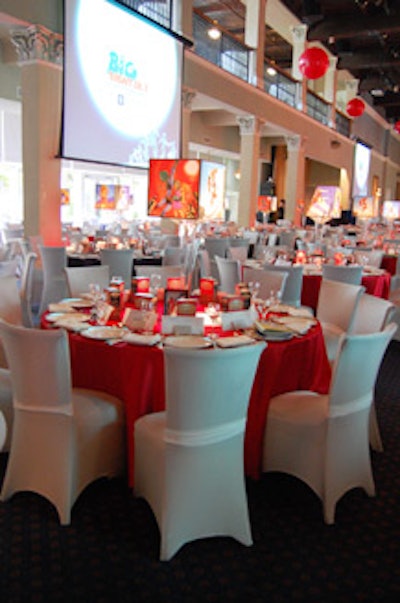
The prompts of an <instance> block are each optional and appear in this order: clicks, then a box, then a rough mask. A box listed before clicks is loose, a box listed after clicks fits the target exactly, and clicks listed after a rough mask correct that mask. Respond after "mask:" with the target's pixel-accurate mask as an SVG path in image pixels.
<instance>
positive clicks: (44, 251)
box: [39, 245, 68, 315]
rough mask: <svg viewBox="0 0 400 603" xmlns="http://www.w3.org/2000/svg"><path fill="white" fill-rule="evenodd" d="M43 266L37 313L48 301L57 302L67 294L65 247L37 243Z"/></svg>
mask: <svg viewBox="0 0 400 603" xmlns="http://www.w3.org/2000/svg"><path fill="white" fill-rule="evenodd" d="M39 252H40V256H41V259H42V267H43V291H42V297H41V300H40V307H39V314H40V315H41V314H43V312H45V311H46V310H47V308H48V305H49V304H50V303H54V302H58V301H60V299H63V298H65V297H66V296H67V295H68V287H67V279H66V276H65V272H64V268H65V267H66V265H67V254H66V251H65V247H47V246H45V245H39Z"/></svg>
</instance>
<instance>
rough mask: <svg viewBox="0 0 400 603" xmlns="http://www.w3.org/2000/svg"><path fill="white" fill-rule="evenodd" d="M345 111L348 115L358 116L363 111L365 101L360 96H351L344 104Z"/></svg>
mask: <svg viewBox="0 0 400 603" xmlns="http://www.w3.org/2000/svg"><path fill="white" fill-rule="evenodd" d="M346 111H347V113H348V114H349V115H350V117H360V115H362V114H363V113H364V111H365V103H364V101H363V100H361V98H357V97H355V98H352V99H351V100H349V102H348V103H347V105H346Z"/></svg>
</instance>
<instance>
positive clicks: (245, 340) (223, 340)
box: [216, 335, 254, 348]
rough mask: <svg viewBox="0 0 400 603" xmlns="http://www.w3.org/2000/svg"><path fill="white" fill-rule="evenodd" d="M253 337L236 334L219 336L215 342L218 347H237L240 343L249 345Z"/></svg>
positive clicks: (252, 341)
mask: <svg viewBox="0 0 400 603" xmlns="http://www.w3.org/2000/svg"><path fill="white" fill-rule="evenodd" d="M251 343H254V339H253V338H252V337H249V336H248V335H236V336H233V337H220V338H219V339H217V340H216V344H217V346H218V347H220V348H237V347H239V346H242V345H250V344H251Z"/></svg>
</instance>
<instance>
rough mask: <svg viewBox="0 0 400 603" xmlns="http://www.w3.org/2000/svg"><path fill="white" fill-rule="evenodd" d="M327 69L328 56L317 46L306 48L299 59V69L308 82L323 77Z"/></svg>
mask: <svg viewBox="0 0 400 603" xmlns="http://www.w3.org/2000/svg"><path fill="white" fill-rule="evenodd" d="M328 67H329V57H328V55H327V54H326V52H325V50H322V48H318V47H317V46H313V47H311V48H307V49H306V50H305V51H304V52H303V54H302V55H301V56H300V58H299V69H300V71H301V73H302V74H303V75H304V76H305V77H307V78H308V79H309V80H317V79H318V78H319V77H322V76H323V75H325V73H326V71H327V69H328Z"/></svg>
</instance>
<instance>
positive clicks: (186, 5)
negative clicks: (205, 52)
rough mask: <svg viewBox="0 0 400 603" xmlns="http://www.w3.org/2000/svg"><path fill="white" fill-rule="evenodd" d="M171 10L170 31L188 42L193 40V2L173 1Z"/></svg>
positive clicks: (185, 0) (184, 0) (186, 0)
mask: <svg viewBox="0 0 400 603" xmlns="http://www.w3.org/2000/svg"><path fill="white" fill-rule="evenodd" d="M172 8H173V10H172V29H173V30H174V31H177V32H178V33H179V34H181V36H183V37H184V38H187V39H188V40H192V39H193V1H192V0H175V2H174V3H173V7H172Z"/></svg>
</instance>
